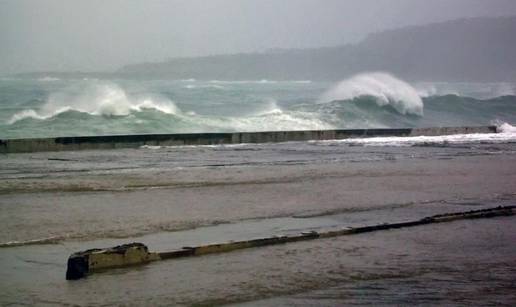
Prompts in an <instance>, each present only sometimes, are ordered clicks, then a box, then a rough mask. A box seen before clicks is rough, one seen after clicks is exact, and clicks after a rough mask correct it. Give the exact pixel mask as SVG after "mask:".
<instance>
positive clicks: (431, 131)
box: [0, 126, 496, 154]
mask: <svg viewBox="0 0 516 307" xmlns="http://www.w3.org/2000/svg"><path fill="white" fill-rule="evenodd" d="M467 133H496V126H478V127H434V128H400V129H396V128H395V129H390V128H388V129H345V130H307V131H266V132H228V133H183V134H141V135H106V136H73V137H56V138H33V139H4V140H0V153H3V154H6V153H23V152H40V151H62V150H96V149H119V148H138V147H140V146H143V145H149V146H180V145H216V144H241V143H271V142H288V141H308V140H334V139H346V138H360V137H375V136H421V135H428V136H431V135H450V134H467Z"/></svg>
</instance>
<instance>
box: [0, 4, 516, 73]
mask: <svg viewBox="0 0 516 307" xmlns="http://www.w3.org/2000/svg"><path fill="white" fill-rule="evenodd" d="M507 15H516V0H181V1H179V0H166V1H165V0H163V1H152V0H141V1H132V0H82V1H76V0H33V1H29V0H0V75H1V74H9V73H15V72H24V71H41V70H53V71H63V70H83V71H93V70H113V69H116V68H118V67H120V66H122V65H124V64H129V63H138V62H145V61H160V60H164V59H167V58H170V57H176V56H196V55H208V54H221V53H236V52H249V51H263V50H266V49H270V48H303V47H319V46H329V45H338V44H346V43H354V42H357V41H359V40H360V39H362V38H363V37H364V36H366V35H367V34H368V33H371V32H375V31H381V30H385V29H390V28H398V27H403V26H406V25H417V24H426V23H432V22H439V21H446V20H451V19H457V18H464V17H478V16H507Z"/></svg>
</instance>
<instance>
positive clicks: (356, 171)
mask: <svg viewBox="0 0 516 307" xmlns="http://www.w3.org/2000/svg"><path fill="white" fill-rule="evenodd" d="M390 144H391V145H386V144H380V146H379V144H375V146H356V144H349V143H345V142H298V143H282V144H254V145H239V146H198V147H170V148H166V147H165V148H140V149H126V150H113V151H80V152H48V153H28V154H9V155H2V156H0V165H1V167H0V169H1V170H2V171H1V172H0V225H1V226H0V230H1V231H0V242H2V246H3V247H1V248H0V275H1V276H2V278H0V289H1V290H0V294H1V295H0V304H3V305H8V304H14V303H18V304H28V305H35V304H36V305H45V304H47V305H74V304H76V305H93V306H104V305H113V304H115V305H117V304H120V305H196V304H200V305H217V304H227V303H238V304H245V305H249V304H250V305H264V306H269V305H360V304H366V305H382V304H397V305H414V304H421V305H436V304H437V305H441V304H455V305H468V304H478V305H488V304H495V303H496V304H501V305H507V306H510V305H513V304H514V302H515V297H514V293H515V292H514V284H515V279H514V276H516V274H515V271H514V267H516V266H515V264H516V263H515V260H514V259H516V248H515V247H514V244H512V242H514V241H515V239H516V238H515V233H516V231H515V230H516V229H515V227H516V223H515V222H516V220H515V219H514V217H500V218H494V219H486V220H474V221H458V222H453V223H446V224H438V225H427V226H422V227H417V228H410V229H400V230H392V231H385V232H377V233H371V234H361V235H356V236H351V237H341V238H333V239H327V240H315V241H311V242H299V243H294V244H287V245H282V246H269V247H265V248H255V249H249V250H242V251H236V252H233V253H227V254H221V255H211V256H205V257H196V258H189V259H181V260H177V261H175V260H171V261H163V262H160V263H153V264H149V265H146V266H141V267H137V268H125V269H118V270H113V271H109V272H105V273H100V274H94V275H91V276H90V277H88V278H86V279H84V280H80V281H74V282H69V281H65V280H64V274H65V270H66V267H65V263H66V259H67V257H68V256H69V255H70V254H71V253H72V252H75V251H78V250H84V249H87V248H91V247H108V246H113V245H117V244H121V243H125V242H133V241H140V242H143V243H146V244H148V245H149V247H150V249H151V250H154V251H165V250H168V249H172V248H177V247H181V246H188V245H196V244H204V243H212V242H226V241H229V240H244V239H249V238H256V237H265V236H270V235H277V234H288V233H298V232H301V231H306V230H321V229H328V228H332V227H346V226H355V225H370V224H378V223H384V222H395V221H406V220H411V219H418V218H421V217H423V216H428V215H433V214H438V213H444V212H454V211H467V210H471V209H480V208H485V207H493V206H498V205H511V204H512V205H513V204H514V203H515V199H516V194H515V191H516V185H515V183H516V172H515V170H516V147H515V146H516V144H515V143H514V142H513V141H512V140H505V141H503V142H498V141H492V140H491V141H486V140H484V141H481V142H471V141H470V142H453V141H452V142H441V143H439V142H438V143H435V142H434V143H432V142H429V143H424V144H405V145H404V146H401V147H400V146H398V145H396V144H394V143H392V142H391V143H390ZM34 240H36V241H34ZM37 240H46V241H43V242H42V241H40V242H39V243H38V242H37ZM42 243H47V244H42ZM50 243H51V244H50ZM16 245H19V246H16Z"/></svg>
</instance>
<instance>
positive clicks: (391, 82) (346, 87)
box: [319, 72, 423, 116]
mask: <svg viewBox="0 0 516 307" xmlns="http://www.w3.org/2000/svg"><path fill="white" fill-rule="evenodd" d="M364 96H369V97H374V98H375V101H376V103H377V104H378V105H379V106H385V105H390V106H392V107H393V108H394V109H395V110H396V111H398V112H399V113H401V114H408V113H410V114H415V115H419V116H422V115H423V101H422V100H421V97H419V95H418V93H417V91H416V90H415V89H414V88H413V87H412V86H410V85H409V84H408V83H406V82H404V81H402V80H400V79H397V78H396V77H394V76H392V75H390V74H387V73H384V72H371V73H362V74H359V75H356V76H353V77H351V78H349V79H346V80H343V81H341V82H340V83H339V84H337V85H336V86H335V87H334V88H332V89H330V90H329V91H327V92H326V93H324V94H323V95H322V96H321V97H320V98H319V103H324V102H331V101H337V100H352V99H354V98H358V97H364Z"/></svg>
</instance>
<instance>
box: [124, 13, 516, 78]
mask: <svg viewBox="0 0 516 307" xmlns="http://www.w3.org/2000/svg"><path fill="white" fill-rule="evenodd" d="M372 70H382V71H388V72H392V73H394V74H396V75H398V76H400V77H402V78H405V79H408V80H429V81H430V80H432V81H507V80H516V17H499V18H473V19H461V20H455V21H449V22H443V23H436V24H429V25H424V26H413V27H406V28H401V29H395V30H389V31H384V32H379V33H375V34H371V35H369V36H368V37H367V38H366V39H365V40H363V41H362V42H360V43H358V44H355V45H345V46H336V47H329V48H318V49H302V50H280V51H274V52H266V53H249V54H232V55H216V56H206V57H195V58H175V59H171V60H168V61H165V62H160V63H142V64H136V65H127V66H125V67H122V68H121V69H120V70H119V71H118V72H117V73H118V74H120V75H123V76H126V77H153V78H178V79H182V78H198V79H231V80H233V79H310V80H338V79H342V78H343V77H346V76H349V75H352V74H355V73H358V72H362V71H372Z"/></svg>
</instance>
